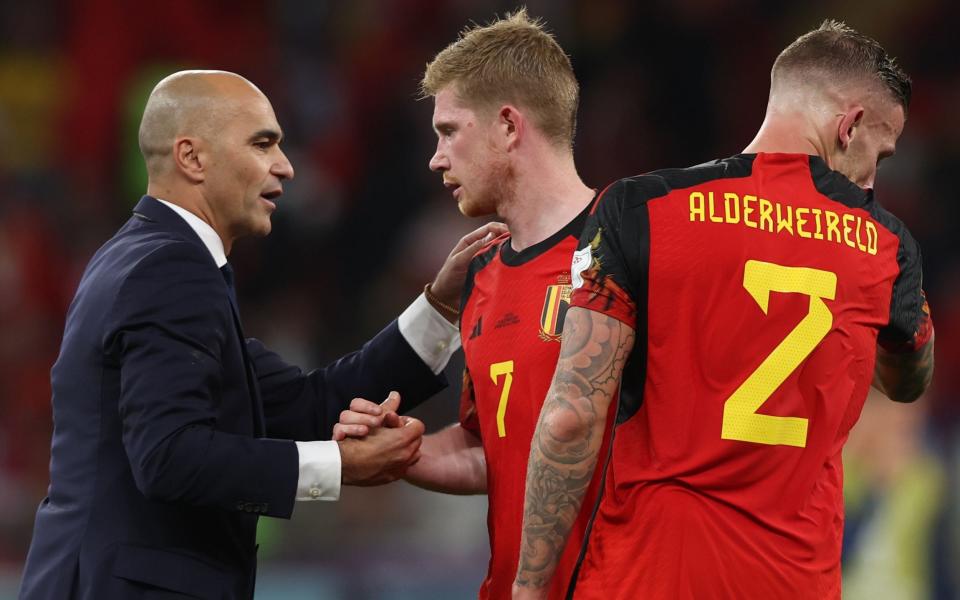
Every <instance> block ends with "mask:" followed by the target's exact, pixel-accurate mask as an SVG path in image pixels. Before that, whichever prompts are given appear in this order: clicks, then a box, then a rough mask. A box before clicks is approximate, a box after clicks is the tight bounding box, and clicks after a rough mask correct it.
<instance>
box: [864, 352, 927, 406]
mask: <svg viewBox="0 0 960 600" xmlns="http://www.w3.org/2000/svg"><path fill="white" fill-rule="evenodd" d="M932 379H933V337H932V336H931V338H930V341H928V342H927V343H926V344H924V345H923V346H921V347H920V348H918V349H916V350H913V351H910V352H889V351H887V350H884V349H883V348H882V347H879V346H878V347H877V363H876V367H874V371H873V387H875V388H877V389H878V390H880V391H881V392H883V393H884V394H885V395H886V396H887V398H890V399H891V400H895V401H897V402H913V401H914V400H916V399H917V398H919V397H920V394H922V393H923V392H924V391H926V389H927V386H928V385H930V381H931V380H932Z"/></svg>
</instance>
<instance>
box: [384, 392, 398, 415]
mask: <svg viewBox="0 0 960 600" xmlns="http://www.w3.org/2000/svg"><path fill="white" fill-rule="evenodd" d="M380 408H381V409H382V410H384V411H392V412H397V410H398V409H399V408H400V394H398V393H397V392H390V393H389V394H387V399H386V400H384V401H383V402H382V403H380Z"/></svg>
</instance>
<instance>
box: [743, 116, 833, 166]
mask: <svg viewBox="0 0 960 600" xmlns="http://www.w3.org/2000/svg"><path fill="white" fill-rule="evenodd" d="M743 151H744V152H745V153H759V152H767V153H784V154H812V155H816V156H821V157H823V156H825V148H824V144H823V143H822V140H821V136H820V135H818V132H817V130H816V127H814V126H813V124H812V123H810V122H808V121H806V120H805V119H803V118H802V117H800V116H787V115H769V114H768V115H767V117H766V118H765V119H764V120H763V125H761V126H760V131H758V132H757V135H756V137H754V138H753V141H752V142H750V143H749V144H748V145H747V147H746V148H744V150H743Z"/></svg>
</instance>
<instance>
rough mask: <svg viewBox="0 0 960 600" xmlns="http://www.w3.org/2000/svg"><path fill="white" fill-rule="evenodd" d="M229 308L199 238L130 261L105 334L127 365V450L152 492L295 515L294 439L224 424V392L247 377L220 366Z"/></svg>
mask: <svg viewBox="0 0 960 600" xmlns="http://www.w3.org/2000/svg"><path fill="white" fill-rule="evenodd" d="M229 311H230V309H229V300H228V296H227V291H226V287H225V286H224V283H223V280H222V278H221V277H220V273H219V272H218V271H217V269H216V267H215V266H213V264H212V263H211V262H210V261H209V258H208V257H205V256H203V255H202V254H200V253H198V252H197V250H196V248H195V247H194V246H193V245H192V244H185V243H177V244H169V245H166V246H163V247H161V248H160V249H158V250H156V251H154V252H153V253H152V254H151V255H150V256H148V257H147V258H145V259H143V260H142V261H141V262H140V263H139V264H138V265H136V266H135V267H133V270H132V272H131V274H130V275H129V276H128V277H127V279H126V282H125V284H124V286H123V288H122V289H121V291H120V293H119V295H118V297H117V299H116V302H115V305H114V307H113V310H112V312H111V319H110V323H111V325H110V326H109V327H108V331H107V333H106V336H105V339H104V346H105V348H107V352H108V356H109V357H110V359H111V360H115V361H117V362H118V363H119V366H120V378H121V381H120V385H121V391H120V399H119V413H120V418H121V421H122V425H123V432H122V439H123V446H124V449H125V451H126V454H127V457H128V460H129V461H130V467H131V469H132V472H133V477H134V480H135V482H136V485H137V487H138V489H140V491H141V492H142V493H143V494H144V495H145V496H147V497H148V498H151V499H154V500H159V501H163V502H173V503H185V504H189V505H194V506H210V507H218V508H223V509H227V510H231V511H238V510H245V511H247V512H256V513H261V514H268V515H271V516H277V517H289V516H290V514H291V512H292V510H293V503H294V496H295V493H296V487H297V478H298V454H297V449H296V446H295V444H294V443H293V442H292V441H281V440H273V439H255V438H253V437H252V436H247V435H241V434H234V433H227V432H224V431H219V430H218V429H217V414H218V409H220V406H219V405H220V402H221V390H222V389H224V388H225V387H226V386H227V385H228V384H230V383H231V381H228V378H234V377H236V378H243V377H244V374H243V373H224V372H223V368H222V364H221V363H222V360H221V357H222V355H223V352H224V351H225V348H226V347H227V345H226V339H227V338H226V336H227V335H231V334H232V332H233V323H232V321H231V320H230V319H231V318H232V317H231V313H230V312H229ZM234 348H235V346H234Z"/></svg>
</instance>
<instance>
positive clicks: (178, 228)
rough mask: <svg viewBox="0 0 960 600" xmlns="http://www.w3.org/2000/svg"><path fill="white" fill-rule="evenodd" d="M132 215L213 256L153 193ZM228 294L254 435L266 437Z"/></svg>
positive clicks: (255, 382)
mask: <svg viewBox="0 0 960 600" xmlns="http://www.w3.org/2000/svg"><path fill="white" fill-rule="evenodd" d="M133 214H134V216H136V217H137V218H140V219H144V220H146V221H150V222H153V223H157V224H158V225H160V226H162V227H163V228H164V229H167V230H168V231H172V232H174V233H177V234H180V235H181V236H183V237H184V238H186V239H187V240H189V241H191V242H192V243H195V244H197V245H198V246H200V248H201V249H202V251H203V253H204V254H205V255H207V256H210V251H209V250H208V249H207V247H206V246H205V245H204V243H203V240H201V239H200V236H198V235H197V232H195V231H194V230H193V228H192V227H190V225H189V224H188V223H187V222H186V221H184V220H183V219H182V218H180V215H178V214H177V213H175V212H173V211H172V210H170V209H169V208H168V207H166V206H164V205H163V204H161V203H160V202H158V201H157V199H156V198H153V197H152V196H143V197H142V198H140V201H139V202H137V205H136V206H135V207H134V209H133ZM210 261H211V262H213V257H212V256H210ZM214 267H216V264H214ZM224 285H226V282H224ZM227 296H229V297H230V311H231V313H232V317H233V324H234V326H235V328H236V331H237V335H238V336H239V343H240V352H241V353H242V354H243V365H244V370H245V371H246V373H245V375H246V379H247V390H248V391H249V392H250V401H251V403H252V404H253V431H254V435H255V436H257V437H263V436H264V435H266V429H265V427H264V422H265V419H264V415H263V401H262V400H261V398H260V385H259V383H258V380H257V373H256V369H255V368H254V365H253V362H252V361H251V360H250V355H249V354H248V353H247V343H246V339H247V338H246V336H244V335H243V326H242V325H241V323H240V309H239V308H238V307H237V304H236V301H235V299H234V295H233V293H232V292H231V290H229V289H228V290H227Z"/></svg>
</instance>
